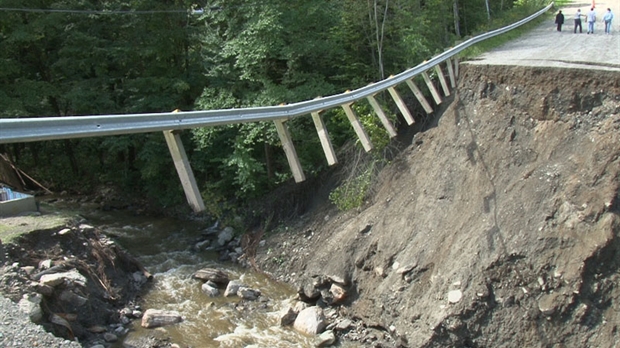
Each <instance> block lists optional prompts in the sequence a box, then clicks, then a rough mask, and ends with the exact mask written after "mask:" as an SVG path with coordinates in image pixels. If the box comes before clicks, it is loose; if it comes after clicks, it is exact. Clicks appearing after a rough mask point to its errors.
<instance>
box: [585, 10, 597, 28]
mask: <svg viewBox="0 0 620 348" xmlns="http://www.w3.org/2000/svg"><path fill="white" fill-rule="evenodd" d="M587 17H588V34H594V22H596V12H594V7H592V8H591V9H590V12H588V15H587Z"/></svg>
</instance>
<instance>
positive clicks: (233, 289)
mask: <svg viewBox="0 0 620 348" xmlns="http://www.w3.org/2000/svg"><path fill="white" fill-rule="evenodd" d="M242 286H245V284H243V283H242V282H241V281H240V280H231V281H230V282H228V285H226V291H224V297H231V296H236V295H237V291H239V288H240V287H242Z"/></svg>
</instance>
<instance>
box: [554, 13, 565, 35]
mask: <svg viewBox="0 0 620 348" xmlns="http://www.w3.org/2000/svg"><path fill="white" fill-rule="evenodd" d="M555 24H557V25H558V31H562V24H564V15H563V14H562V11H558V14H557V15H556V16H555Z"/></svg>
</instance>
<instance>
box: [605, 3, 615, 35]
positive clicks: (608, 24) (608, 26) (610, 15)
mask: <svg viewBox="0 0 620 348" xmlns="http://www.w3.org/2000/svg"><path fill="white" fill-rule="evenodd" d="M612 19H614V14H613V13H611V9H610V8H608V9H607V12H606V13H605V15H604V16H603V21H604V22H605V34H607V35H609V34H611V20H612Z"/></svg>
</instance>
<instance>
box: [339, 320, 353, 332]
mask: <svg viewBox="0 0 620 348" xmlns="http://www.w3.org/2000/svg"><path fill="white" fill-rule="evenodd" d="M351 326H353V322H352V321H351V320H350V319H345V320H343V321H341V322H339V323H338V324H336V327H335V329H336V330H338V331H345V330H348V329H349V328H350V327H351Z"/></svg>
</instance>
